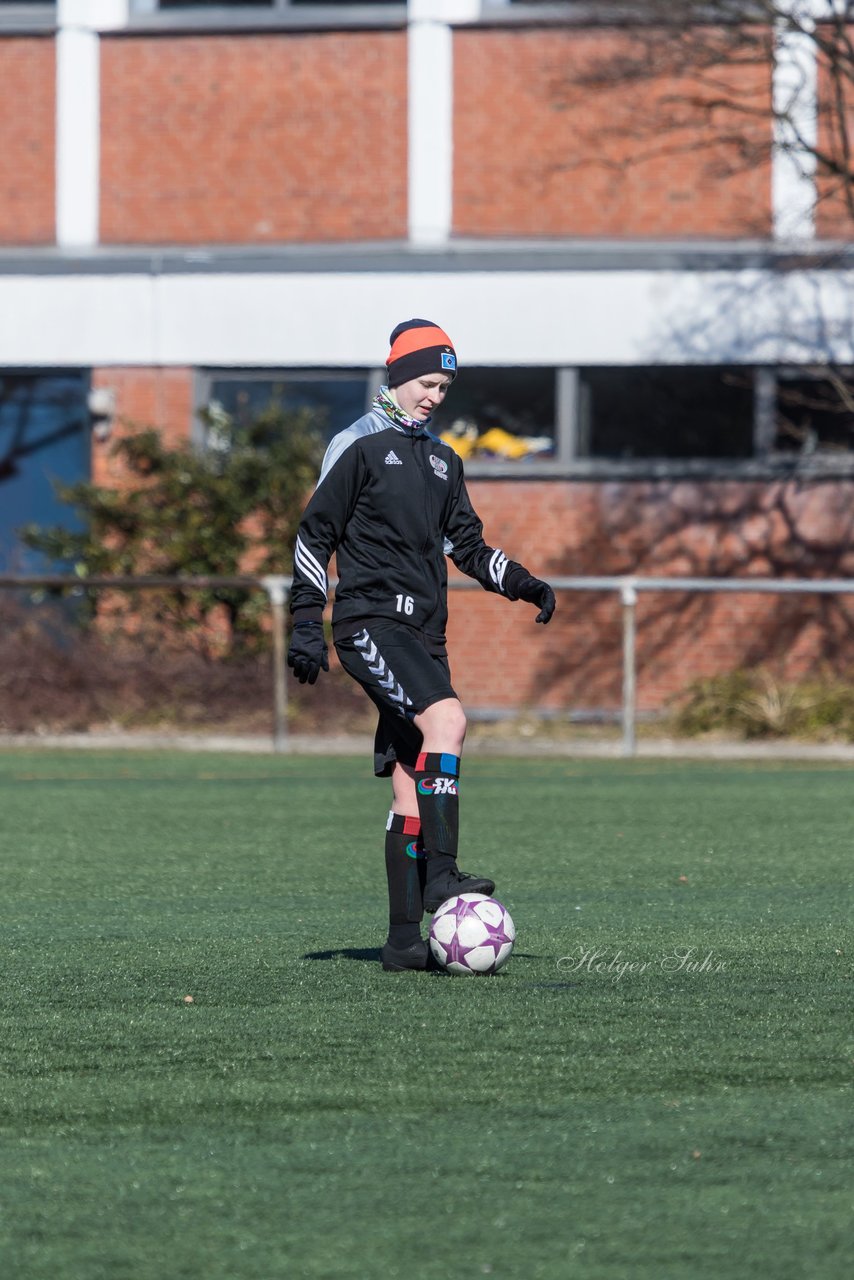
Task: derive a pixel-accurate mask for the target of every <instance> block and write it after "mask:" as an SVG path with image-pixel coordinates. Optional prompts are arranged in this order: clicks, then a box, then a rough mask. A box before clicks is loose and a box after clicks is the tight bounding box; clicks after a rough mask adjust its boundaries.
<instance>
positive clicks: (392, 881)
mask: <svg viewBox="0 0 854 1280" xmlns="http://www.w3.org/2000/svg"><path fill="white" fill-rule="evenodd" d="M385 870H386V877H387V879H388V940H389V942H390V943H391V944H392V945H393V946H395V947H398V948H401V949H403V948H406V947H408V946H411V944H412V943H413V942H418V941H419V940H420V938H421V920H422V917H423V915H424V853H423V850H422V848H421V821H420V819H418V818H407V817H405V815H404V814H402V813H395V812H394V811H392V812H391V813H390V814H389V815H388V822H387V824H386V831H385Z"/></svg>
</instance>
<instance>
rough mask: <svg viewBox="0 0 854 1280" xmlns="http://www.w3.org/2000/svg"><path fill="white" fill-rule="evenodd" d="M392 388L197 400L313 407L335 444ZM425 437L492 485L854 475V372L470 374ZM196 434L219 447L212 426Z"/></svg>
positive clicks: (296, 378)
mask: <svg viewBox="0 0 854 1280" xmlns="http://www.w3.org/2000/svg"><path fill="white" fill-rule="evenodd" d="M383 380H384V370H382V369H345V370H341V369H336V370H330V369H298V370H288V371H284V370H281V371H276V372H271V371H269V370H245V371H231V370H229V371H224V370H211V371H209V372H207V373H206V374H204V375H203V376H202V378H201V386H200V389H199V399H198V401H197V402H198V403H199V404H201V405H207V406H217V407H218V408H219V409H220V410H222V411H224V412H225V413H226V414H227V415H228V417H229V418H230V419H231V420H232V421H233V422H235V423H237V424H238V425H243V424H246V423H248V422H249V421H250V420H251V419H252V418H253V417H256V416H257V415H258V414H259V413H260V412H262V411H263V410H265V409H267V408H268V407H269V406H271V405H273V406H279V407H281V408H282V409H283V410H285V411H288V410H295V409H309V410H311V411H312V413H313V414H314V415H315V422H316V426H317V429H318V430H319V431H320V433H321V434H322V436H323V437H324V438H325V439H327V440H328V439H330V438H331V437H332V436H333V435H334V434H335V433H336V432H337V431H341V430H343V428H344V427H346V426H349V424H350V423H351V422H354V421H355V420H356V418H358V417H360V416H361V415H362V414H363V413H365V412H366V411H367V409H368V408H369V406H370V403H371V400H372V398H373V396H374V394H375V392H376V390H377V388H378V387H379V386H380V385H381V383H382V382H383ZM430 427H431V430H432V431H434V432H435V433H436V434H437V435H439V436H441V437H442V438H443V439H444V440H445V441H446V442H447V443H448V444H450V445H451V446H452V447H453V448H454V449H456V451H457V452H458V453H459V454H460V456H461V457H462V458H463V459H464V461H465V464H466V471H467V472H468V473H469V474H474V475H483V476H486V475H524V474H527V475H534V474H537V475H541V476H547V475H549V474H552V475H554V474H558V473H563V474H567V475H573V474H577V475H582V474H583V475H595V476H600V475H601V476H604V477H607V476H608V475H613V474H616V473H617V472H619V473H620V474H622V475H633V474H636V475H637V474H641V473H642V472H643V471H644V469H651V470H652V471H654V473H655V474H656V475H667V474H675V473H677V472H680V471H684V469H685V468H686V467H687V468H688V469H690V471H691V472H692V474H697V473H698V472H700V473H703V471H704V470H705V471H706V472H711V471H714V473H715V474H718V475H725V474H738V472H739V468H741V470H742V472H744V471H745V470H748V469H750V468H751V467H752V468H753V471H754V472H755V469H756V466H757V465H762V466H765V467H769V468H771V469H773V470H775V471H784V472H785V471H786V469H787V468H788V469H789V470H791V468H792V467H793V466H797V467H799V468H803V467H810V466H812V467H815V466H818V467H819V469H820V468H821V467H822V466H825V465H826V466H832V467H833V469H834V471H835V473H838V470H839V467H840V466H843V467H849V466H850V469H851V471H852V473H854V369H847V370H846V369H842V370H835V371H829V370H827V369H795V368H784V369H768V368H757V369H754V368H749V367H742V366H736V365H726V366H709V367H707V366H703V365H695V366H646V367H635V368H630V367H621V366H608V367H604V366H595V367H587V368H572V367H558V368H555V367H554V366H539V367H536V366H532V367H526V366H515V367H513V368H491V367H486V366H480V367H469V366H465V367H464V368H463V369H462V370H461V372H460V376H459V378H457V379H456V380H455V382H454V385H453V387H452V389H451V391H450V393H449V395H448V397H447V399H446V401H445V403H444V404H443V405H442V406H441V407H440V408H439V409H438V410H437V411H436V413H435V415H434V417H433V420H432V422H431V424H430ZM199 431H201V433H202V437H203V438H204V439H205V440H206V441H207V442H208V443H209V444H212V445H213V444H215V443H216V440H215V438H214V433H213V431H212V428H211V425H210V423H209V424H208V426H207V427H204V426H200V427H199ZM811 458H813V461H812V462H810V459H811Z"/></svg>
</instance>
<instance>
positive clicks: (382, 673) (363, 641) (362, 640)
mask: <svg viewBox="0 0 854 1280" xmlns="http://www.w3.org/2000/svg"><path fill="white" fill-rule="evenodd" d="M353 644H354V645H355V646H356V648H357V649H358V650H359V651H360V653H361V655H362V658H363V660H364V661H365V662H367V664H368V670H369V671H370V673H371V675H374V676H377V677H378V679H377V684H378V685H379V686H380V688H381V689H385V690H386V691H387V692H388V697H389V702H394V703H396V704H397V706H396V708H395V710H397V711H399V712H400V714H401V715H405V714H406V713H405V711H404V710H403V708H404V707H411V706H412V699H411V698H408V697H407V696H406V693H405V692H404V689H403V685H402V684H400V682H399V681H398V680H397V678H396V676H395V674H394V672H393V671H392V670H391V668H390V667H389V665H388V663H387V662H386V660H385V658H384V657H383V656H382V654H381V653H380V651H379V649H378V648H377V646H376V644H375V643H374V641H373V640H372V639H371V637H370V634H369V633H368V629H367V627H366V628H365V629H364V631H360V632H359V634H358V635H355V636H353Z"/></svg>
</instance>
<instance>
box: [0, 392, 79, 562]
mask: <svg viewBox="0 0 854 1280" xmlns="http://www.w3.org/2000/svg"><path fill="white" fill-rule="evenodd" d="M88 387H89V377H88V374H86V373H84V372H82V371H81V372H77V371H73V372H63V373H55V374H49V373H45V374H31V373H22V374H17V373H0V562H2V564H3V566H4V568H6V570H7V571H9V572H12V573H21V572H25V571H27V570H29V571H31V572H32V571H35V570H39V571H40V570H43V569H44V567H45V566H44V561H43V559H42V556H41V553H39V552H35V551H29V550H27V549H26V548H24V547H23V546H22V545H21V544H20V543H19V541H18V539H17V534H16V530H17V529H19V528H20V527H21V525H24V524H28V523H30V522H33V523H35V524H39V525H43V526H49V525H54V524H58V525H64V526H65V527H66V528H79V520H78V519H77V518H76V516H75V514H74V511H73V510H72V508H71V507H69V506H67V505H66V504H65V503H63V502H61V501H60V500H59V498H58V497H57V495H56V491H55V488H54V485H55V484H56V483H60V484H74V483H76V482H77V481H79V480H87V479H88V478H89V437H90V432H89V412H88V408H87V403H86V397H87V392H88Z"/></svg>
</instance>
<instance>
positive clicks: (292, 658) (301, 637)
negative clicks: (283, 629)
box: [288, 622, 329, 684]
mask: <svg viewBox="0 0 854 1280" xmlns="http://www.w3.org/2000/svg"><path fill="white" fill-rule="evenodd" d="M288 666H289V667H293V672H294V675H295V676H296V678H297V680H299V682H300V684H305V683H306V681H308V683H309V684H314V682H315V681H316V680H317V677H318V676H319V675H320V672H321V668H322V669H323V670H324V671H328V670H329V650H328V649H327V647H326V641H325V640H324V638H323V623H322V622H296V623H294V629H293V633H292V635H291V647H290V648H289V649H288Z"/></svg>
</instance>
